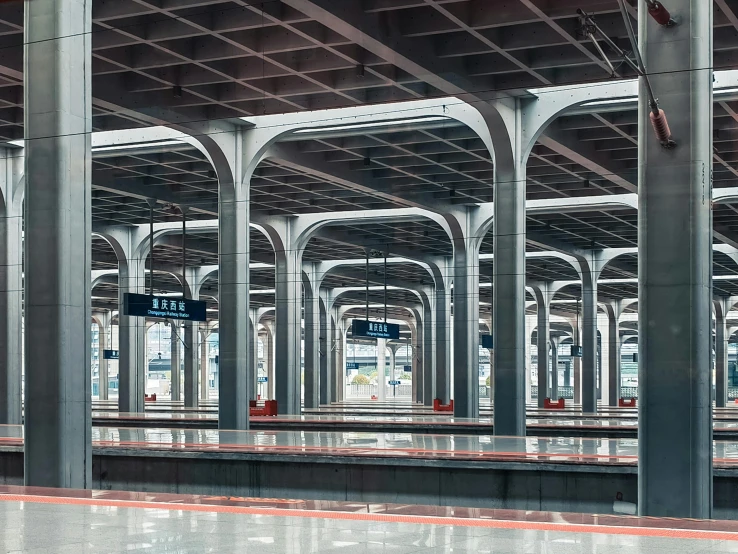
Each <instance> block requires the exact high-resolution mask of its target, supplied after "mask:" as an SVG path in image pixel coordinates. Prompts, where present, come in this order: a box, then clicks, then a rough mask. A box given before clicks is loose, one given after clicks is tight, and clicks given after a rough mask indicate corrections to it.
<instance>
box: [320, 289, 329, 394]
mask: <svg viewBox="0 0 738 554" xmlns="http://www.w3.org/2000/svg"><path fill="white" fill-rule="evenodd" d="M319 308H320V309H319V322H318V362H319V363H318V367H319V373H320V377H319V380H320V386H319V389H318V390H319V397H320V404H321V405H329V404H330V403H331V386H332V384H331V372H330V363H329V358H330V354H331V353H330V332H331V329H330V327H331V322H330V319H331V318H330V315H329V314H328V310H327V299H326V294H325V291H321V294H320V304H319Z"/></svg>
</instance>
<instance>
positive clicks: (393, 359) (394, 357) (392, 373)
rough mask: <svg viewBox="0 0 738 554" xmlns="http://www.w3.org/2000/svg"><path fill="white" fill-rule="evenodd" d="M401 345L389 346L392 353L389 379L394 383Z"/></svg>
mask: <svg viewBox="0 0 738 554" xmlns="http://www.w3.org/2000/svg"><path fill="white" fill-rule="evenodd" d="M398 346H399V345H397V344H388V345H387V347H388V348H389V351H390V357H389V359H390V366H389V379H390V381H394V380H395V378H396V370H395V365H396V364H397V347H398Z"/></svg>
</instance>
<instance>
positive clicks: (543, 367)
mask: <svg viewBox="0 0 738 554" xmlns="http://www.w3.org/2000/svg"><path fill="white" fill-rule="evenodd" d="M535 291H536V293H535V295H536V301H537V304H538V305H537V309H538V325H537V337H538V340H537V342H538V407H539V408H543V406H544V403H545V401H546V398H549V397H550V398H553V396H552V395H551V391H549V386H548V381H549V380H548V371H549V370H548V366H549V352H550V343H549V335H550V334H551V315H550V302H549V295H548V290H547V286H546V285H545V284H544V285H541V287H536V289H535Z"/></svg>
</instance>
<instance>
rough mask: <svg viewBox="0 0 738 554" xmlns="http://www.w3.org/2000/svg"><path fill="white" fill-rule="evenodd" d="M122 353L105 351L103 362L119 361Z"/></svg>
mask: <svg viewBox="0 0 738 554" xmlns="http://www.w3.org/2000/svg"><path fill="white" fill-rule="evenodd" d="M119 359H120V352H118V351H117V350H103V360H119Z"/></svg>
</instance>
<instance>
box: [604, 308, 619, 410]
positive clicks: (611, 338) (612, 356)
mask: <svg viewBox="0 0 738 554" xmlns="http://www.w3.org/2000/svg"><path fill="white" fill-rule="evenodd" d="M618 312H620V310H619V309H617V310H615V311H612V310H608V314H607V316H608V321H607V324H608V325H607V332H608V347H607V358H608V367H609V371H610V375H609V376H608V379H609V380H610V383H609V395H610V397H609V398H608V404H609V405H610V406H617V405H618V400H620V387H621V382H622V379H621V378H620V316H619V313H618Z"/></svg>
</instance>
